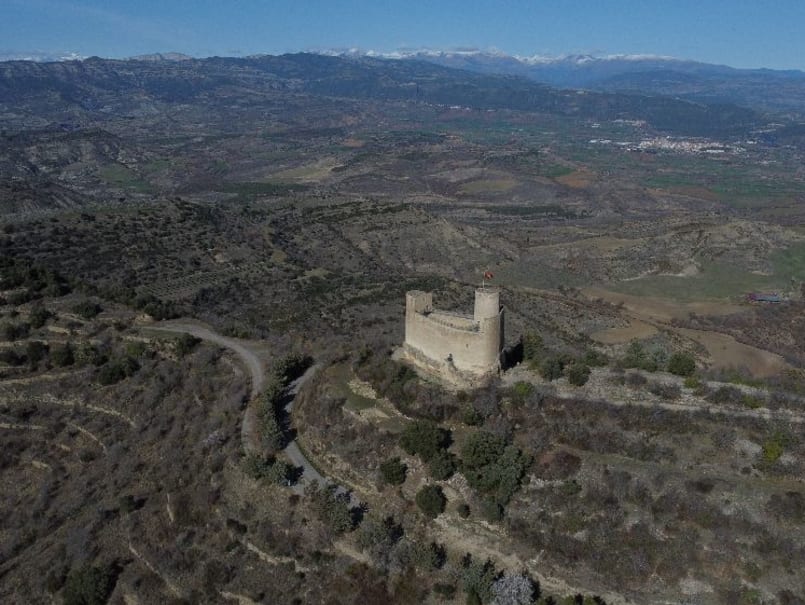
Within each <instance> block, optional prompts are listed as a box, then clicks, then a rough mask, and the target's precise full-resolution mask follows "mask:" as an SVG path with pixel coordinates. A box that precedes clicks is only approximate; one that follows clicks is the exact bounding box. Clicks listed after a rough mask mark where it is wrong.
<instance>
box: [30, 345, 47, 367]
mask: <svg viewBox="0 0 805 605" xmlns="http://www.w3.org/2000/svg"><path fill="white" fill-rule="evenodd" d="M47 355H48V346H47V345H46V344H44V343H41V342H39V341H37V340H32V341H30V342H29V343H28V344H26V345H25V357H26V358H27V359H28V364H29V365H30V366H31V367H32V368H35V367H36V366H37V365H38V364H39V362H40V361H42V360H43V359H45V358H46V357H47Z"/></svg>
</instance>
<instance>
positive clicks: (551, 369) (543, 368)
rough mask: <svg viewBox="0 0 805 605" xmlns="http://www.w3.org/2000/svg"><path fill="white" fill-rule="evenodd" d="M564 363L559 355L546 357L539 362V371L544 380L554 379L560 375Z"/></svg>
mask: <svg viewBox="0 0 805 605" xmlns="http://www.w3.org/2000/svg"><path fill="white" fill-rule="evenodd" d="M563 370H564V364H563V363H562V360H561V359H560V358H559V357H556V356H551V357H546V358H545V359H543V360H542V362H540V364H539V373H540V376H542V377H543V378H544V379H545V380H556V379H557V378H561V377H562V371H563Z"/></svg>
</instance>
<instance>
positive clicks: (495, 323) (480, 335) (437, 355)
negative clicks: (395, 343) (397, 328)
mask: <svg viewBox="0 0 805 605" xmlns="http://www.w3.org/2000/svg"><path fill="white" fill-rule="evenodd" d="M405 302H406V304H405V344H404V345H403V355H404V356H405V358H406V359H407V360H408V361H409V362H411V363H413V364H414V365H415V366H416V367H418V368H419V369H422V370H425V371H427V372H428V373H430V374H434V375H436V376H438V377H440V378H442V379H444V380H445V381H447V382H448V383H451V384H453V385H457V386H473V385H476V384H481V383H483V382H484V381H486V380H488V379H490V378H491V377H492V376H494V375H496V374H497V372H498V371H499V369H500V354H501V351H502V349H503V342H504V338H503V308H502V307H501V306H500V290H499V289H498V288H478V289H477V290H476V291H475V308H474V311H473V314H472V315H463V314H459V313H452V312H448V311H439V310H436V309H434V307H433V295H432V293H430V292H422V291H420V290H412V291H410V292H407V293H406V296H405Z"/></svg>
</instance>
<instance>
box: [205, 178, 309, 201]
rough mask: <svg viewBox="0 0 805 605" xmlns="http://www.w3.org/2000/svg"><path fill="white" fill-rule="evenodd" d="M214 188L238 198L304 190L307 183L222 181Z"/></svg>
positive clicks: (275, 195) (277, 194) (285, 193)
mask: <svg viewBox="0 0 805 605" xmlns="http://www.w3.org/2000/svg"><path fill="white" fill-rule="evenodd" d="M216 189H217V190H218V191H221V192H223V193H234V194H236V195H237V196H238V197H239V198H249V197H256V196H261V195H264V196H272V197H277V196H282V195H289V194H291V193H294V192H301V191H306V190H307V189H308V187H307V185H299V184H296V183H271V182H267V183H260V182H252V181H247V182H240V183H222V184H221V185H219V186H217V187H216Z"/></svg>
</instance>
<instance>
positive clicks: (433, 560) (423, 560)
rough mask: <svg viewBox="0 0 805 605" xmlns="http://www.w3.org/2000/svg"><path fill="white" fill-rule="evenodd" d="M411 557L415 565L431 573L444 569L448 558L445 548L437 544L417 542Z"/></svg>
mask: <svg viewBox="0 0 805 605" xmlns="http://www.w3.org/2000/svg"><path fill="white" fill-rule="evenodd" d="M411 555H412V558H413V560H414V565H416V566H417V567H419V568H420V569H425V570H429V571H432V570H434V569H439V568H440V567H442V566H443V565H444V562H445V560H446V558H447V553H446V551H445V548H444V546H443V545H442V544H437V543H436V542H427V543H425V542H415V543H414V546H413V548H412V549H411Z"/></svg>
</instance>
